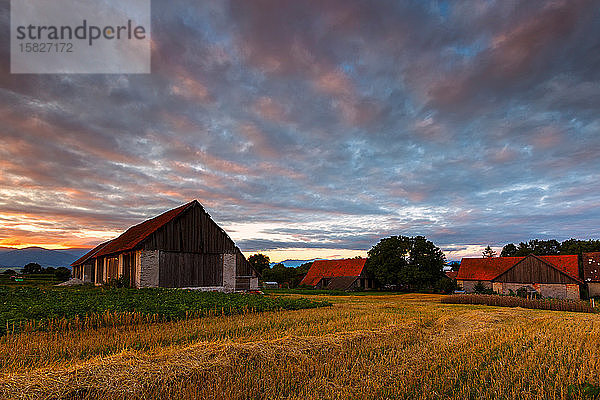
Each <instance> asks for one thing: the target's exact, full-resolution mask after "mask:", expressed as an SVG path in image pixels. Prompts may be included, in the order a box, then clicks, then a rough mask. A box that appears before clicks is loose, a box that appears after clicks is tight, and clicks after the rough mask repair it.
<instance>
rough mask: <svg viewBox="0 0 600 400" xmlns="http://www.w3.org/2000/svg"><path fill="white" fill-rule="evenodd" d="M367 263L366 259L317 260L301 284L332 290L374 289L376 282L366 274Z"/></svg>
mask: <svg viewBox="0 0 600 400" xmlns="http://www.w3.org/2000/svg"><path fill="white" fill-rule="evenodd" d="M366 261H367V259H366V258H348V259H344V260H316V261H314V262H313V263H312V265H311V266H310V269H309V270H308V272H307V273H306V276H305V277H304V279H302V282H300V284H301V285H306V286H312V287H313V288H316V289H330V290H357V289H374V288H375V282H374V280H373V279H370V278H369V277H368V276H367V274H366V270H365V262H366Z"/></svg>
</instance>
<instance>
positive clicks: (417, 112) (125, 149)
mask: <svg viewBox="0 0 600 400" xmlns="http://www.w3.org/2000/svg"><path fill="white" fill-rule="evenodd" d="M111 1H112V0H108V3H110V2H111ZM152 5H153V8H152V15H153V18H152V73H151V74H131V75H101V74H73V75H69V74H62V75H59V74H54V75H53V74H48V75H34V74H28V75H13V74H10V67H9V60H10V54H9V49H8V47H7V46H3V47H2V51H3V54H2V56H3V57H2V60H3V62H2V63H1V64H0V77H1V82H0V86H1V88H2V90H1V91H0V121H1V122H0V123H1V126H0V139H1V142H0V247H11V248H24V247H30V246H39V247H45V248H49V249H65V248H73V247H78V248H91V247H93V246H95V245H97V244H98V243H100V242H102V241H106V240H109V239H112V238H114V237H116V236H118V235H119V234H121V233H122V232H123V231H125V230H126V229H127V228H128V227H130V226H132V225H135V224H138V223H140V222H142V221H144V220H146V219H149V218H152V217H154V216H156V215H159V214H161V213H163V212H165V211H167V210H169V209H172V208H175V207H177V206H179V205H181V204H184V203H187V202H189V201H191V200H193V199H197V200H198V201H199V202H200V203H201V204H202V205H203V206H204V207H205V209H206V210H207V211H208V212H209V213H210V215H211V216H212V217H213V219H214V220H215V221H216V222H217V223H218V224H219V225H220V226H221V227H223V229H225V231H226V232H227V233H228V234H229V235H230V236H231V238H232V239H233V240H234V241H235V242H236V244H237V245H238V246H239V247H240V249H241V250H242V251H243V252H244V254H246V255H250V254H254V253H256V252H263V253H265V254H267V255H269V256H270V257H271V259H272V261H275V262H276V261H282V260H285V259H313V258H342V257H354V256H366V254H367V251H368V250H369V249H370V248H371V247H372V246H373V245H375V244H376V243H377V242H378V241H379V240H380V239H382V238H384V237H388V236H391V235H406V236H416V235H423V236H426V237H427V239H429V240H431V241H433V242H434V243H435V244H436V245H438V246H439V247H440V248H442V249H443V250H444V251H445V253H446V256H447V258H449V259H460V258H461V257H463V256H477V255H480V254H481V250H482V249H483V248H484V247H485V246H487V245H488V244H489V245H491V246H493V247H494V248H495V249H501V247H502V246H503V245H504V244H506V243H509V242H516V243H518V242H520V241H526V240H530V239H535V238H537V239H557V240H561V241H562V240H565V239H568V238H571V237H573V238H580V239H589V238H598V237H600V224H599V223H598V221H599V219H600V197H599V195H598V194H599V193H600V181H599V180H598V176H600V162H598V161H597V157H598V154H600V116H598V112H597V111H598V109H600V85H599V84H598V82H599V78H600V53H598V51H597V49H598V48H600V46H599V45H600V43H599V42H600V19H599V18H598V17H597V16H598V10H597V4H596V3H594V2H592V1H587V0H577V1H567V0H563V1H552V2H541V1H531V2H521V3H520V4H517V3H515V2H502V1H477V0H476V1H456V2H447V1H423V2H359V1H346V0H344V1H342V0H333V1H325V2H298V1H292V0H289V1H274V0H273V1H271V0H248V1H242V2H228V1H206V2H204V1H203V2H195V1H190V0H181V1H177V2H155V3H153V4H152ZM9 14H10V13H9V9H8V2H4V3H3V4H2V5H0V18H2V19H3V23H4V25H5V26H8V25H9V23H10V18H9Z"/></svg>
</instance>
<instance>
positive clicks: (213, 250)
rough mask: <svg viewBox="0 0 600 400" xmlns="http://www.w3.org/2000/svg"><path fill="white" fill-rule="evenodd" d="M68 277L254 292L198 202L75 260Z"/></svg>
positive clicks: (238, 256) (240, 261)
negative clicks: (71, 273)
mask: <svg viewBox="0 0 600 400" xmlns="http://www.w3.org/2000/svg"><path fill="white" fill-rule="evenodd" d="M72 266H73V276H74V277H75V278H79V279H81V280H83V281H84V282H90V283H95V284H102V283H107V282H109V281H111V280H113V279H118V278H123V279H124V280H125V282H126V283H127V284H128V285H129V286H132V287H190V288H192V287H193V288H206V289H214V290H222V291H234V290H250V289H257V288H258V278H257V274H256V272H255V271H254V270H253V269H252V267H251V266H250V264H249V263H248V261H247V260H246V258H245V257H244V255H243V254H242V252H241V251H240V249H239V248H238V247H237V246H236V245H235V243H234V242H233V240H231V238H230V237H229V236H228V235H227V233H225V231H224V230H223V229H222V228H221V227H219V226H218V225H217V224H216V223H215V222H214V221H213V220H212V218H211V217H210V215H208V213H207V212H206V211H205V210H204V208H203V207H202V205H200V203H199V202H198V201H197V200H194V201H191V202H190V203H187V204H184V205H182V206H180V207H177V208H175V209H173V210H170V211H167V212H165V213H164V214H161V215H159V216H157V217H154V218H152V219H150V220H147V221H145V222H142V223H141V224H138V225H135V226H132V227H131V228H129V229H128V230H127V231H125V232H124V233H123V234H122V235H121V236H119V237H117V238H115V239H113V240H110V241H108V242H105V243H102V244H100V245H98V246H97V247H95V248H94V249H92V250H91V251H90V252H88V253H87V254H86V255H84V256H83V257H81V258H80V259H79V260H77V261H75V262H74V263H73V264H72Z"/></svg>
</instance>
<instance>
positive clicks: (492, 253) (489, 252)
mask: <svg viewBox="0 0 600 400" xmlns="http://www.w3.org/2000/svg"><path fill="white" fill-rule="evenodd" d="M481 254H482V255H483V258H493V257H496V255H497V253H496V252H495V251H494V250H493V249H492V248H491V246H490V245H488V247H486V248H485V250H483V253H481Z"/></svg>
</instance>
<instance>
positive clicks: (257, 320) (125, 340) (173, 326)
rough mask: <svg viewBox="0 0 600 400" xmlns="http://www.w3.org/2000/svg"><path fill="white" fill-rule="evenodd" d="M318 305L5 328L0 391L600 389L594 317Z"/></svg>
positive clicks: (217, 394) (113, 394)
mask: <svg viewBox="0 0 600 400" xmlns="http://www.w3.org/2000/svg"><path fill="white" fill-rule="evenodd" d="M285 296H289V297H296V296H299V295H285ZM314 298H317V299H319V300H322V299H324V296H318V297H314ZM325 299H326V300H328V301H330V302H332V303H334V305H333V307H324V308H317V309H305V310H296V311H279V312H272V313H271V312H269V313H259V314H245V315H231V316H219V317H216V316H211V317H204V318H197V319H188V320H182V321H173V322H165V323H147V324H137V325H128V326H118V327H102V328H98V329H88V330H75V331H71V332H68V334H61V333H59V332H31V333H22V334H15V335H7V336H4V337H2V338H0V362H1V365H0V398H11V399H12V398H15V399H21V398H22V399H33V398H35V399H38V398H40V399H51V398H52V399H58V398H64V399H144V398H159V399H171V398H172V399H195V398H210V399H213V398H216V399H263V398H267V399H445V398H450V399H571V398H572V399H583V398H593V396H594V392H595V391H597V388H596V387H595V386H594V385H599V384H600V315H597V314H583V313H569V312H560V311H545V310H526V309H521V308H499V307H490V306H480V305H459V304H442V303H441V302H440V299H441V296H437V295H394V296H382V295H378V296H368V295H360V296H331V297H325Z"/></svg>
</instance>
